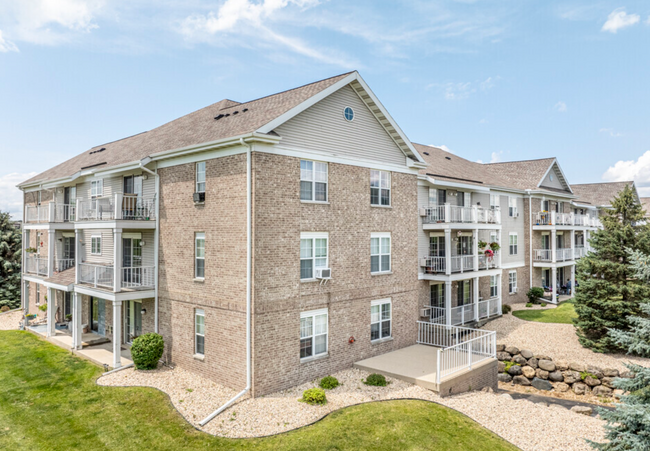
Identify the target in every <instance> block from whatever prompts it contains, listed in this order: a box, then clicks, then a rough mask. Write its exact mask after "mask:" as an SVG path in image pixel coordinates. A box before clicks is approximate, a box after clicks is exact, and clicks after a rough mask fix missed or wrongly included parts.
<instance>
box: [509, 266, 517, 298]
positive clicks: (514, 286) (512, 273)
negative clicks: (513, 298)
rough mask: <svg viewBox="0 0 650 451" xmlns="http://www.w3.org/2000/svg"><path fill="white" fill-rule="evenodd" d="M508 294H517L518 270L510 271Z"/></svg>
mask: <svg viewBox="0 0 650 451" xmlns="http://www.w3.org/2000/svg"><path fill="white" fill-rule="evenodd" d="M513 276H514V277H513ZM513 281H514V283H513ZM508 292H509V293H510V294H515V293H516V292H517V270H516V269H513V270H512V271H508Z"/></svg>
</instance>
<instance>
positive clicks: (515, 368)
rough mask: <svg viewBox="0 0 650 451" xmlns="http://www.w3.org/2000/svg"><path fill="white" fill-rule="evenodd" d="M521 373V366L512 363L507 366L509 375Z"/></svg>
mask: <svg viewBox="0 0 650 451" xmlns="http://www.w3.org/2000/svg"><path fill="white" fill-rule="evenodd" d="M521 373H522V371H521V367H520V366H519V365H512V366H511V367H510V368H508V374H510V375H511V376H519V375H520V374H521Z"/></svg>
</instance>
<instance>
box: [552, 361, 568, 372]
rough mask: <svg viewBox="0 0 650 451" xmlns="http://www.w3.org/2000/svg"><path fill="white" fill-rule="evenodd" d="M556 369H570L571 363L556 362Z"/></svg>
mask: <svg viewBox="0 0 650 451" xmlns="http://www.w3.org/2000/svg"><path fill="white" fill-rule="evenodd" d="M555 369H557V370H558V371H566V370H568V369H569V364H568V363H566V362H555Z"/></svg>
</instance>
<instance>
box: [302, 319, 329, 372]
mask: <svg viewBox="0 0 650 451" xmlns="http://www.w3.org/2000/svg"><path fill="white" fill-rule="evenodd" d="M321 316H325V332H323V331H319V332H320V333H316V318H317V317H321ZM308 318H310V319H311V334H309V335H307V334H305V335H303V327H302V320H303V319H308ZM323 335H324V336H325V350H324V351H322V352H319V353H318V354H316V353H315V351H316V338H317V337H322V336H323ZM299 337H300V350H299V352H298V356H300V354H301V351H302V341H303V340H308V339H311V354H310V355H306V356H304V357H300V361H301V362H303V361H306V360H312V359H314V358H318V357H323V356H326V355H327V353H328V352H329V313H328V310H327V309H326V308H324V309H319V310H311V311H308V312H302V313H300V334H299Z"/></svg>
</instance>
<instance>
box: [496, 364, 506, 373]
mask: <svg viewBox="0 0 650 451" xmlns="http://www.w3.org/2000/svg"><path fill="white" fill-rule="evenodd" d="M505 370H506V364H505V362H497V372H499V373H503V372H504V371H505Z"/></svg>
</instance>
